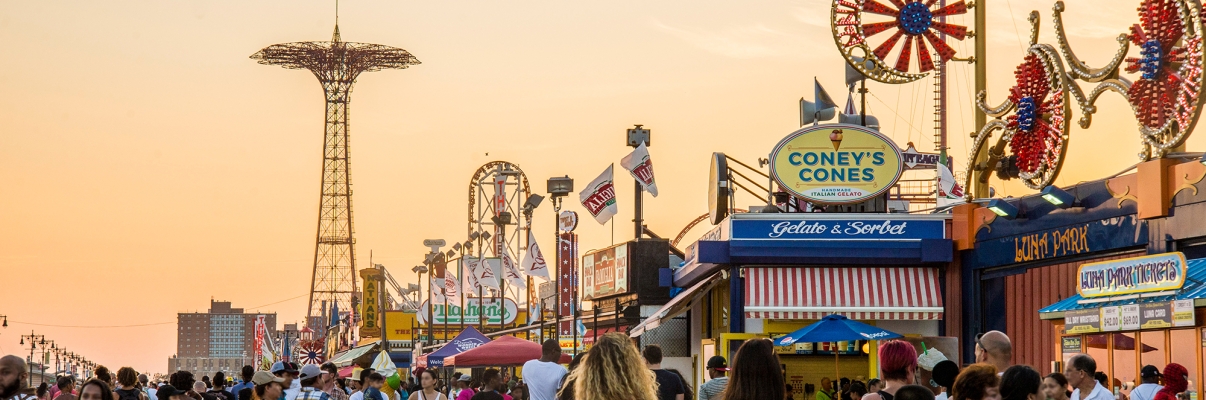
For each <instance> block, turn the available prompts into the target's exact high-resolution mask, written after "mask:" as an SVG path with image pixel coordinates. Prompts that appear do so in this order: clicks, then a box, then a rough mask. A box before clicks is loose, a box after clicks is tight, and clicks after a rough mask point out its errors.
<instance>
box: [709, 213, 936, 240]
mask: <svg viewBox="0 0 1206 400" xmlns="http://www.w3.org/2000/svg"><path fill="white" fill-rule="evenodd" d="M730 235H731V237H732V240H746V239H754V240H757V239H778V240H833V239H841V240H921V239H943V238H945V237H946V221H945V220H944V219H920V218H890V217H886V218H843V219H836V218H824V217H815V218H805V219H789V218H786V217H785V218H781V219H773V218H769V219H762V218H759V219H744V218H743V219H737V218H734V219H733V220H732V227H731V233H730Z"/></svg>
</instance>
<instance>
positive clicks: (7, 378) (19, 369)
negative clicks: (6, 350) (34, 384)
mask: <svg viewBox="0 0 1206 400" xmlns="http://www.w3.org/2000/svg"><path fill="white" fill-rule="evenodd" d="M28 379H29V370H28V369H27V367H26V365H25V360H22V359H21V357H17V356H14V355H7V356H4V357H2V358H0V400H37V397H35V396H34V395H32V394H30V393H28V392H29V390H26V387H25V382H26V381H27V380H28Z"/></svg>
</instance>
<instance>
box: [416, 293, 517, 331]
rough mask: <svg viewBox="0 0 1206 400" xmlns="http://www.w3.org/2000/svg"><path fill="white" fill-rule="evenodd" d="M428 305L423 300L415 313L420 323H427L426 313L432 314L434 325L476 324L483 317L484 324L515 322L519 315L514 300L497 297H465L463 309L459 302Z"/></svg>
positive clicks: (480, 321)
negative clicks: (430, 308) (431, 307)
mask: <svg viewBox="0 0 1206 400" xmlns="http://www.w3.org/2000/svg"><path fill="white" fill-rule="evenodd" d="M483 300H484V301H483ZM428 306H429V304H428V302H426V301H424V302H423V304H422V305H420V306H419V312H418V313H416V316H417V318H418V321H419V324H420V325H427V314H428V313H431V314H432V320H433V321H434V323H435V325H443V324H448V325H477V324H479V323H482V320H483V318H484V319H485V324H486V325H505V324H510V323H513V322H515V318H516V316H518V315H519V307H518V306H516V305H515V301H514V300H511V299H507V298H504V299H502V301H499V299H498V298H497V297H487V298H485V299H480V298H477V297H471V298H466V299H465V307H464V309H462V308H461V305H460V304H444V303H436V305H435V308H434V309H432V310H428ZM462 316H463V318H464V319H463V320H462Z"/></svg>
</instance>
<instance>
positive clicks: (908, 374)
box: [863, 340, 917, 400]
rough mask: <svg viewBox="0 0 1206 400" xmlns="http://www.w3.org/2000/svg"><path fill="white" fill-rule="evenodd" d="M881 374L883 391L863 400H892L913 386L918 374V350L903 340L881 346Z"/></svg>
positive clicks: (864, 397)
mask: <svg viewBox="0 0 1206 400" xmlns="http://www.w3.org/2000/svg"><path fill="white" fill-rule="evenodd" d="M879 372H880V378H882V379H883V385H884V387H883V389H880V390H879V391H878V392H871V393H867V394H866V395H865V396H863V400H892V397H894V396H895V395H896V391H897V390H900V388H901V387H904V386H905V385H911V384H913V381H914V380H916V379H915V378H916V374H917V349H914V348H913V345H912V344H910V343H909V342H905V341H902V340H893V341H890V342H887V343H883V344H881V345H879Z"/></svg>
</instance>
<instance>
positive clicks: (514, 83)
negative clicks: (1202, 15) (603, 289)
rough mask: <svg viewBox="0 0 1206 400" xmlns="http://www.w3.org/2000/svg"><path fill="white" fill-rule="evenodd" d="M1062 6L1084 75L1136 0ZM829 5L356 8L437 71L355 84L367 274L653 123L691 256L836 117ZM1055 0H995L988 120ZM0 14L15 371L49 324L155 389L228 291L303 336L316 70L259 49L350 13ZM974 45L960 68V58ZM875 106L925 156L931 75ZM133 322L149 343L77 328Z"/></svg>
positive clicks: (957, 143) (373, 29)
mask: <svg viewBox="0 0 1206 400" xmlns="http://www.w3.org/2000/svg"><path fill="white" fill-rule="evenodd" d="M1067 3H1068V8H1069V12H1068V13H1067V21H1068V22H1067V23H1068V25H1069V31H1070V33H1071V34H1072V35H1073V41H1074V45H1075V46H1076V49H1077V51H1079V53H1078V55H1080V56H1081V57H1082V58H1083V59H1085V60H1088V62H1089V63H1090V64H1092V65H1093V66H1099V65H1101V64H1103V63H1104V61H1105V60H1106V58H1107V57H1108V56H1109V55H1110V54H1112V53H1113V51H1114V48H1115V44H1114V43H1115V42H1114V39H1113V38H1114V37H1115V36H1117V35H1118V34H1119V33H1122V32H1124V31H1125V30H1126V29H1127V27H1128V26H1129V25H1130V24H1132V23H1134V21H1136V17H1135V15H1134V8H1135V6H1136V5H1137V4H1138V1H1136V0H1130V1H1121V0H1093V1H1089V0H1071V1H1068V2H1067ZM827 4H828V3H827V2H826V1H823V0H794V1H792V0H781V1H780V0H766V1H757V2H731V1H715V0H702V1H685V0H662V1H629V0H621V1H615V2H608V3H605V4H604V3H595V2H563V1H547V0H546V1H535V0H516V1H503V2H500V1H479V0H466V1H455V2H413V1H404V2H399V1H379V0H377V1H369V0H350V1H344V2H343V8H342V10H341V16H340V27H341V30H342V33H343V38H344V39H345V40H348V41H361V42H371V43H381V44H388V45H392V46H397V47H401V48H404V49H407V50H409V51H411V52H412V53H413V54H415V55H416V56H417V57H418V58H419V59H420V60H421V61H422V62H423V64H422V65H418V66H415V67H413V68H410V69H407V70H402V71H396V70H395V71H383V72H375V73H370V74H366V75H363V76H362V77H361V78H360V80H359V84H358V85H357V86H356V91H355V93H354V95H353V99H354V101H353V102H352V106H351V113H350V114H351V116H352V125H351V132H352V135H353V140H352V152H353V154H354V168H353V171H354V177H353V182H354V184H355V215H356V217H357V218H356V228H357V231H356V239H357V243H358V247H357V251H358V253H359V254H360V255H361V258H360V260H359V265H360V266H361V267H365V266H368V254H369V252H370V251H372V252H373V254H374V261H376V262H379V263H383V264H385V265H386V266H387V267H389V268H390V270H391V271H392V272H393V274H394V275H395V276H398V277H399V278H404V277H407V279H413V278H409V277H411V276H412V275H411V274H410V273H409V270H410V268H411V267H412V266H413V265H415V264H416V263H417V262H418V261H420V260H421V257H422V254H423V253H424V252H425V251H426V249H425V248H424V247H422V245H421V241H422V240H423V239H425V238H445V239H448V240H449V242H452V241H454V240H464V238H465V235H466V232H464V226H465V225H464V224H465V220H464V218H465V210H466V207H467V203H466V198H465V188H466V186H467V185H468V181H469V178H470V176H471V175H472V173H473V172H474V171H475V170H476V169H477V167H478V166H480V165H482V164H484V163H486V162H488V161H492V160H507V161H511V162H514V163H518V164H519V165H520V166H521V167H522V168H523V169H524V171H525V172H526V173H527V175H528V178H529V179H530V180H531V181H532V183H533V187H535V188H538V189H539V190H540V191H541V192H542V191H543V189H544V180H545V179H546V178H548V177H550V176H554V175H557V176H560V175H565V174H568V175H570V176H572V177H574V178H575V179H576V180H577V183H578V185H579V187H581V185H584V184H585V183H586V182H589V181H590V180H591V179H593V178H594V177H595V176H596V175H597V174H598V173H599V172H601V171H602V170H603V169H604V168H606V167H607V165H608V164H609V163H612V162H618V161H619V159H620V158H621V157H623V156H624V155H625V154H627V152H628V148H626V147H624V146H623V135H624V129H625V128H628V127H630V126H631V125H632V124H635V123H640V124H645V125H646V126H647V127H649V128H651V129H653V146H652V147H651V148H650V151H651V153H652V157H653V160H654V166H655V168H654V169H655V171H656V172H657V178H658V186H659V189H660V191H661V196H660V197H658V198H656V199H653V198H648V197H647V198H646V199H647V201H646V205H647V218H648V225H649V226H650V228H651V229H653V230H654V231H655V232H658V233H660V234H662V235H665V236H671V237H673V236H674V235H675V234H677V232H678V231H679V230H680V229H681V228H682V227H683V226H684V225H685V224H686V223H687V222H688V221H690V220H692V219H693V218H695V217H696V216H698V215H699V214H701V213H704V212H705V211H706V204H707V202H706V198H705V196H704V194H705V193H706V192H705V190H706V185H705V184H706V180H707V167H708V156H709V155H710V153H711V152H713V151H723V152H726V153H728V154H729V155H731V156H734V157H736V158H738V159H740V160H744V161H747V162H750V163H752V162H755V160H756V159H757V158H758V157H761V156H765V154H766V153H767V152H769V151H770V149H771V147H772V146H774V144H775V143H776V142H777V141H778V140H779V139H781V138H782V137H783V136H785V135H786V134H788V133H790V132H791V131H793V130H794V129H796V128H797V126H796V125H797V124H798V122H797V121H798V114H797V106H796V102H797V99H798V98H799V97H801V96H808V97H810V98H811V96H812V86H811V84H812V79H813V77H814V76H816V77H818V78H819V79H820V81H821V82H822V84H824V85H826V87H827V88H828V89H829V91H830V93H831V94H833V97H834V98H835V99H837V100H838V102H839V103H843V102H844V101H845V97H846V96H845V95H844V93H843V90H842V75H841V74H842V61H841V59H840V57H839V55H838V52H837V51H836V49H835V47H834V45H833V43H832V39H830V35H829V27H828V15H829V11H828V6H827ZM1051 4H1052V2H1051V1H1035V0H1010V1H993V2H991V5H990V7H992V8H991V9H990V14H991V17H990V26H989V30H988V34H989V35H990V36H989V42H990V47H991V48H990V51H991V53H990V58H989V62H990V67H989V70H990V75H991V78H990V82H989V98H990V101H991V102H994V103H995V102H999V101H1000V100H1001V99H1003V98H1004V97H1003V96H1004V95H1005V93H1006V89H1007V88H1008V87H1009V86H1010V85H1011V82H1012V69H1013V66H1014V65H1016V63H1017V61H1018V60H1019V59H1020V56H1021V54H1022V43H1023V42H1024V41H1025V40H1026V39H1025V37H1026V35H1027V31H1028V29H1029V28H1028V25H1027V23H1026V20H1025V16H1026V13H1028V12H1029V10H1031V9H1038V10H1040V13H1041V15H1042V16H1043V24H1044V26H1046V27H1048V28H1049V27H1050V26H1051V24H1050V18H1049V17H1050V14H1051V12H1050V7H1051ZM0 9H2V10H3V12H0V49H3V52H4V53H5V54H6V57H3V58H0V121H3V130H2V131H0V181H3V182H5V188H6V191H5V194H6V195H5V196H3V197H0V226H3V227H4V229H2V230H0V243H2V245H0V246H3V247H2V249H3V251H0V272H3V275H4V277H5V278H4V280H3V282H4V286H5V290H3V291H0V314H6V315H8V316H9V327H8V328H7V329H3V330H0V353H17V354H20V353H21V352H22V351H25V352H28V348H27V347H26V348H24V350H23V347H22V346H20V345H18V336H19V335H20V334H28V333H29V331H30V330H31V329H33V330H36V332H37V333H39V334H46V335H47V337H48V338H51V339H54V340H56V341H57V343H58V344H60V345H62V346H65V347H67V348H68V349H69V350H73V351H76V352H78V353H82V354H84V355H85V356H87V357H88V358H90V359H92V360H94V361H98V362H100V363H102V364H106V365H108V366H109V367H119V366H123V365H130V366H133V367H135V368H137V369H140V370H147V371H152V372H162V371H164V370H165V368H166V360H167V357H168V356H170V355H171V354H173V353H174V352H175V345H176V340H175V334H174V332H175V319H176V316H175V314H176V313H177V312H192V311H196V310H201V311H204V310H205V309H206V308H207V307H208V304H209V303H208V301H209V299H210V298H211V297H213V298H217V299H220V300H231V301H233V302H234V303H235V306H236V307H247V308H252V307H255V306H260V305H267V306H264V307H262V308H261V310H266V311H276V312H278V313H280V321H281V322H282V323H283V322H290V321H297V320H299V319H300V318H301V317H302V315H303V314H304V313H305V300H304V297H298V296H301V295H303V294H305V293H306V292H307V291H308V288H309V283H310V282H309V278H310V268H311V263H312V260H313V251H314V233H315V232H314V227H315V218H316V208H317V200H318V199H317V192H318V190H317V189H318V185H319V170H320V163H319V162H320V151H321V145H322V113H323V103H322V98H321V92H320V88H319V85H318V84H317V82H316V81H315V79H314V78H313V76H311V75H310V74H309V73H306V72H302V71H288V70H283V69H281V68H279V67H269V66H262V65H258V64H256V63H255V61H253V60H250V59H248V56H249V55H251V54H252V53H254V52H255V51H257V50H259V49H260V48H263V47H264V46H267V45H271V44H275V43H281V42H290V41H303V40H328V39H329V38H330V34H331V28H332V25H333V22H334V21H333V15H332V14H333V9H334V7H333V4H332V2H330V1H304V2H298V1H283V0H278V1H256V2H245V1H230V0H221V1H213V0H210V1H201V0H186V1H171V2H164V1H151V0H124V1H107V2H11V1H10V2H4V3H3V4H0ZM959 19H960V18H957V19H955V20H954V21H952V22H955V23H959ZM968 21H970V20H968ZM1044 41H1050V35H1049V32H1047V33H1045V34H1044ZM956 48H957V49H958V50H959V51H960V52H961V53H962V55H967V54H969V53H970V40H969V42H967V43H958V44H956ZM952 71H953V72H952V73H953V75H954V78H953V80H952V83H951V88H952V89H951V90H952V91H951V95H950V96H951V97H950V99H951V100H950V101H951V102H952V104H953V105H957V106H959V108H958V109H954V110H952V113H951V118H950V120H951V124H952V130H951V132H952V133H951V141H950V146H951V150H950V151H951V154H952V155H953V156H954V157H955V158H956V166H957V169H958V170H962V168H963V164H962V162H963V160H964V159H965V158H966V157H965V156H964V155H965V154H966V151H967V145H968V143H967V141H966V140H964V137H966V134H965V133H959V132H968V131H970V129H971V127H970V126H971V123H972V116H971V114H970V113H968V112H967V110H968V105H969V104H970V103H969V99H970V98H971V88H970V87H971V83H970V81H969V80H968V79H969V78H968V77H969V74H970V73H971V68H970V67H969V66H967V65H966V64H958V66H956V67H954V68H952ZM868 86H869V88H870V89H871V91H872V93H873V94H874V96H873V97H871V98H869V99H868V105H869V110H870V111H871V113H872V114H875V115H877V116H878V117H879V118H880V120H881V121H882V122H883V131H884V132H885V133H887V134H889V135H890V136H891V137H893V138H894V139H896V140H897V141H898V142H899V143H900V144H901V145H902V146H903V145H904V143H905V142H908V141H910V140H912V141H914V142H916V143H917V146H918V148H919V149H921V150H922V151H930V150H932V144H931V142H932V140H931V135H932V123H931V122H930V120H931V119H932V118H931V113H932V108H931V107H932V105H931V104H930V103H931V100H930V99H931V98H932V94H931V91H932V87H933V82H932V80H930V79H923V80H921V81H918V82H916V83H913V84H908V85H901V86H895V87H894V86H889V85H883V84H878V83H871V84H869V85H868ZM1099 107H1100V108H1101V110H1102V112H1101V114H1099V116H1098V117H1097V119H1096V120H1095V126H1094V127H1092V129H1090V130H1087V131H1085V130H1079V129H1077V130H1074V131H1073V134H1072V139H1071V152H1070V155H1069V158H1068V162H1069V164H1068V165H1069V166H1068V167H1067V168H1066V170H1065V172H1064V174H1063V175H1062V176H1061V179H1060V180H1059V182H1058V183H1059V184H1070V183H1075V182H1078V181H1081V180H1089V179H1095V178H1099V177H1102V176H1104V175H1109V174H1112V173H1114V172H1117V171H1118V170H1120V169H1122V168H1125V167H1127V166H1130V165H1131V164H1133V163H1134V162H1135V161H1137V159H1136V157H1135V153H1136V152H1137V151H1138V146H1137V144H1138V143H1139V137H1138V134H1137V133H1136V132H1135V129H1134V126H1135V125H1134V119H1133V117H1132V116H1131V114H1130V111H1129V108H1128V107H1127V106H1126V103H1125V102H1124V101H1123V100H1121V98H1119V97H1117V96H1112V95H1107V96H1106V100H1104V101H1102V102H1101V103H1099ZM1077 114H1078V115H1079V112H1077ZM1202 140H1206V139H1203V138H1198V139H1191V142H1190V144H1191V148H1201V147H1202V146H1200V143H1201V141H1202ZM487 153H488V154H489V155H487ZM620 172H621V173H622V171H620ZM617 177H621V175H620V174H617ZM629 182H630V181H629V180H628V179H623V178H622V179H620V180H618V184H617V189H618V197H619V200H620V202H619V207H620V214H619V215H618V216H617V222H618V226H617V227H616V237H617V240H624V239H627V238H629V237H630V235H631V230H632V228H631V222H629V221H630V220H631V219H632V214H631V211H632V208H631V204H632V203H631V202H632V184H631V183H629ZM996 185H997V186H998V188H1000V189H1002V192H1003V193H1006V194H1012V195H1022V194H1026V193H1030V191H1028V190H1025V189H1023V188H1022V187H1020V186H1018V185H1016V184H1009V185H1004V186H1002V185H1000V184H999V183H998V184H996ZM757 202H758V199H755V198H753V197H749V196H745V197H741V198H739V200H738V205H739V206H746V205H751V204H755V203H757ZM567 204H568V205H570V208H571V209H577V210H579V211H581V207H580V205H578V204H576V202H575V201H573V200H572V199H571V200H570V201H567ZM536 214H537V217H536V220H535V224H536V227H537V228H536V234H537V236H538V237H548V236H549V235H550V232H549V231H548V230H547V228H545V227H547V226H549V225H551V224H552V222H551V221H550V220H549V217H550V216H551V214H552V211H551V209H549V206H548V204H547V203H546V204H545V205H544V207H542V208H541V209H540V210H538V211H537V213H536ZM701 232H702V229H697V232H695V235H698V233H701ZM579 233H580V234H581V235H582V240H583V246H582V248H583V249H582V250H583V252H585V251H586V250H587V249H591V248H597V247H601V246H605V245H607V244H609V243H610V231H609V229H608V227H606V226H600V225H598V224H596V223H594V222H591V221H590V220H589V219H586V220H584V222H583V223H582V225H581V228H580V229H579ZM691 239H693V237H692V238H691ZM545 246H546V247H547V246H549V244H545ZM287 299H292V300H288V301H284V302H280V301H281V300H287ZM278 302H279V303H278ZM272 303H278V304H272ZM269 304H272V305H269ZM33 324H37V325H33ZM140 324H152V325H150V326H143V327H126V328H73V327H62V326H88V327H95V326H112V325H121V326H127V325H140ZM47 325H54V326H47ZM26 354H28V353H26Z"/></svg>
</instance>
